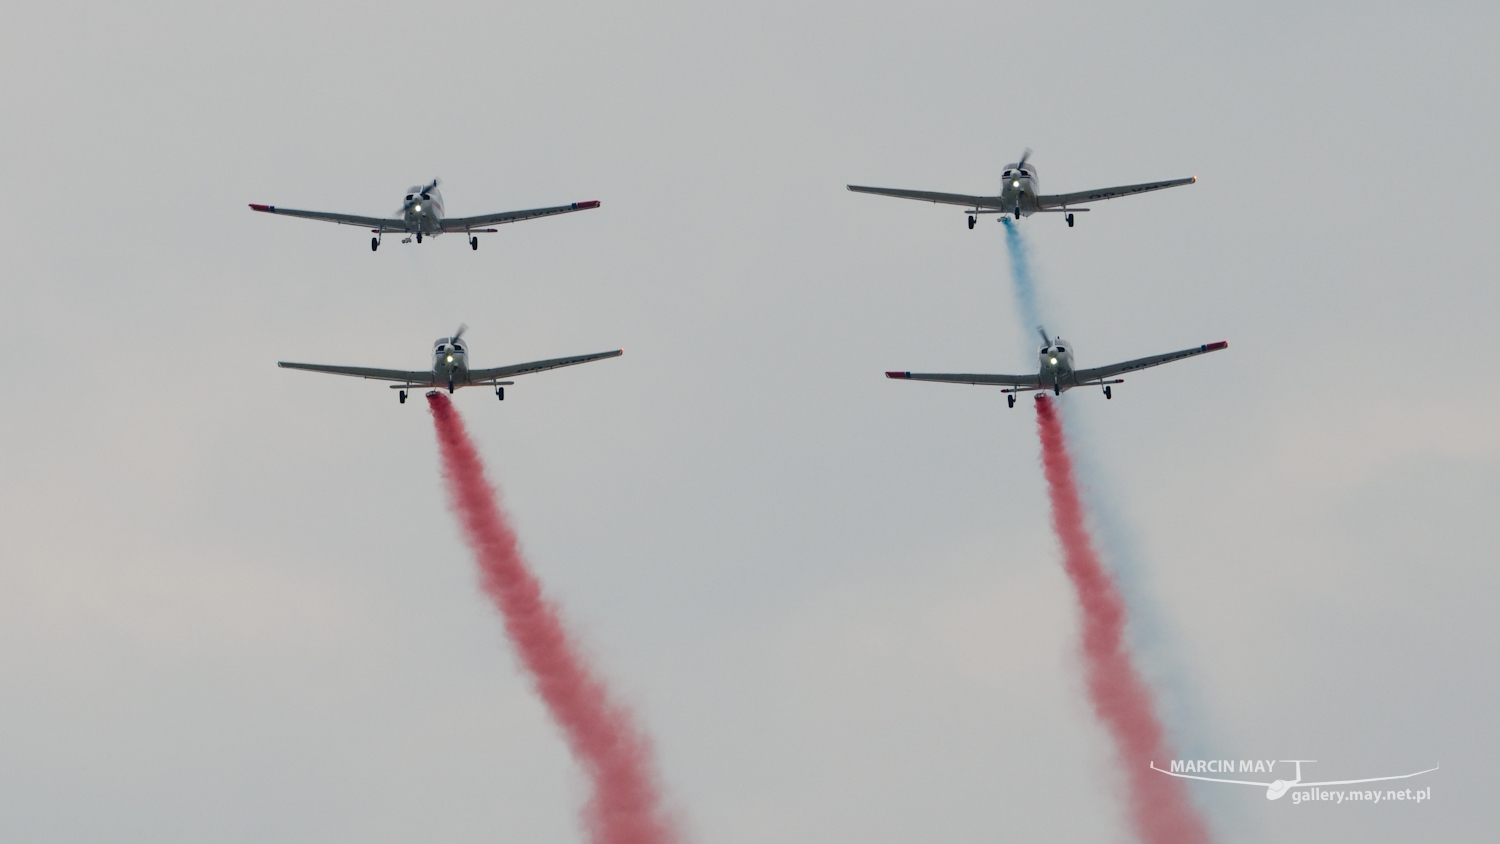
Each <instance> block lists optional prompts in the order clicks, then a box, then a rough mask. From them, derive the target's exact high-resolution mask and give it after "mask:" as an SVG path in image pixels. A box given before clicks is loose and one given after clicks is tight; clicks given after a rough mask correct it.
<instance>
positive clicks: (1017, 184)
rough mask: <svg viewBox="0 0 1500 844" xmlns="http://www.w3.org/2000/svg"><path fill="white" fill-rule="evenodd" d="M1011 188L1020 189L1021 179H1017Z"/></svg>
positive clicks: (1011, 184)
mask: <svg viewBox="0 0 1500 844" xmlns="http://www.w3.org/2000/svg"><path fill="white" fill-rule="evenodd" d="M1010 186H1011V187H1013V188H1018V187H1020V186H1021V180H1020V179H1016V180H1015V181H1013V182H1011V183H1010Z"/></svg>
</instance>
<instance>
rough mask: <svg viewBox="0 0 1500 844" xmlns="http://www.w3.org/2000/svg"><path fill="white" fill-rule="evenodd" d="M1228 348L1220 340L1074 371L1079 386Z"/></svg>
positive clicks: (1225, 343) (1226, 343) (1225, 342)
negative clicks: (1176, 350)
mask: <svg viewBox="0 0 1500 844" xmlns="http://www.w3.org/2000/svg"><path fill="white" fill-rule="evenodd" d="M1227 348H1229V343H1228V341H1224V340H1221V341H1219V342H1217V343H1209V344H1207V345H1205V346H1194V347H1193V348H1191V349H1183V350H1182V351H1180V352H1167V353H1166V354H1164V355H1152V356H1150V357H1146V358H1136V359H1135V360H1127V361H1125V362H1124V363H1112V364H1110V365H1109V366H1098V367H1095V368H1093V369H1079V370H1075V371H1074V373H1073V374H1074V375H1075V376H1076V377H1077V378H1078V382H1079V383H1080V384H1084V383H1089V382H1092V381H1098V380H1099V379H1101V378H1112V377H1114V376H1116V375H1120V374H1123V373H1126V372H1134V371H1136V370H1137V369H1147V368H1149V367H1153V366H1161V365H1162V364H1164V363H1171V362H1172V361H1174V360H1182V359H1183V358H1190V357H1193V356H1194V355H1201V354H1205V353H1208V352H1217V351H1219V350H1220V349H1227Z"/></svg>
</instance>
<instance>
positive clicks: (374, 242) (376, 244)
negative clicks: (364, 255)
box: [370, 237, 380, 252]
mask: <svg viewBox="0 0 1500 844" xmlns="http://www.w3.org/2000/svg"><path fill="white" fill-rule="evenodd" d="M379 248H380V238H378V237H372V238H370V251H371V252H374V251H375V250H376V249H379Z"/></svg>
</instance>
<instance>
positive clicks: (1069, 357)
mask: <svg viewBox="0 0 1500 844" xmlns="http://www.w3.org/2000/svg"><path fill="white" fill-rule="evenodd" d="M1037 362H1038V363H1039V364H1040V365H1041V369H1040V373H1041V380H1042V386H1043V387H1047V388H1049V389H1053V390H1056V391H1057V392H1062V391H1063V390H1067V389H1070V388H1072V387H1076V386H1078V378H1077V376H1075V375H1074V374H1073V344H1072V343H1069V342H1068V341H1066V340H1064V339H1063V338H1061V337H1058V338H1057V339H1056V340H1052V341H1050V342H1048V343H1047V344H1045V345H1043V346H1042V349H1041V351H1039V352H1037Z"/></svg>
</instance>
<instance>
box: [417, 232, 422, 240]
mask: <svg viewBox="0 0 1500 844" xmlns="http://www.w3.org/2000/svg"><path fill="white" fill-rule="evenodd" d="M417 242H418V243H421V242H422V233H421V232H417Z"/></svg>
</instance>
